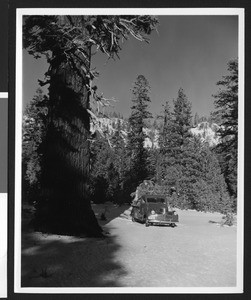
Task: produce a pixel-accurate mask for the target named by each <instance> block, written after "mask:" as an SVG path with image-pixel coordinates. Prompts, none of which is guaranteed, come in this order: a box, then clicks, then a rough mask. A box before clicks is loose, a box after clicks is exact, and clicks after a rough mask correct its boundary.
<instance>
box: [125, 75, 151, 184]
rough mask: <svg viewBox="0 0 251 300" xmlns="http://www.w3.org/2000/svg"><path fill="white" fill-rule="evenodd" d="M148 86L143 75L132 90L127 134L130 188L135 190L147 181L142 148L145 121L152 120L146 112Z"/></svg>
mask: <svg viewBox="0 0 251 300" xmlns="http://www.w3.org/2000/svg"><path fill="white" fill-rule="evenodd" d="M149 92H150V86H149V83H148V81H147V79H146V78H145V76H143V75H139V76H138V77H137V79H136V81H135V84H134V87H133V89H132V94H133V98H132V102H133V106H132V107H131V108H132V112H131V116H130V117H129V125H130V132H129V134H128V150H129V152H130V156H131V167H130V173H131V179H132V186H134V187H135V188H136V187H137V186H138V184H140V183H141V182H142V181H143V180H144V179H147V176H148V168H147V156H148V155H147V150H146V149H145V148H144V141H145V138H146V134H145V132H144V130H143V129H144V127H146V123H145V122H146V120H147V119H149V118H152V114H151V113H150V112H149V111H148V104H149V102H150V101H151V100H150V97H149Z"/></svg>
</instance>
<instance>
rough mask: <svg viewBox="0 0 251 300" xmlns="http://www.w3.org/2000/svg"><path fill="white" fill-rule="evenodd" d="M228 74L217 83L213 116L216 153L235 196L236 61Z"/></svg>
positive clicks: (231, 64)
mask: <svg viewBox="0 0 251 300" xmlns="http://www.w3.org/2000/svg"><path fill="white" fill-rule="evenodd" d="M228 71H229V74H228V75H226V76H223V78H222V80H220V81H218V82H217V85H218V86H220V90H219V91H218V92H217V93H216V94H215V95H214V98H215V101H214V104H215V109H216V110H215V112H214V115H215V116H216V117H218V120H219V125H220V128H219V131H218V133H219V135H220V137H221V143H220V144H219V145H218V146H217V148H216V151H217V153H218V154H219V156H220V161H221V167H222V170H223V172H224V175H225V179H226V182H227V185H228V190H229V192H230V194H231V196H233V197H236V196H237V160H238V159H237V158H238V61H237V60H232V61H230V62H229V63H228Z"/></svg>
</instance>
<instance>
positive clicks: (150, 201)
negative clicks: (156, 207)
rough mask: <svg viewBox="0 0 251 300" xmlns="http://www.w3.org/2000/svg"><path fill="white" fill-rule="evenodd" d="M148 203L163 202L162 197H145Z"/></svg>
mask: <svg viewBox="0 0 251 300" xmlns="http://www.w3.org/2000/svg"><path fill="white" fill-rule="evenodd" d="M147 202H148V203H165V199H164V198H147Z"/></svg>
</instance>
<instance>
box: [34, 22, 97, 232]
mask: <svg viewBox="0 0 251 300" xmlns="http://www.w3.org/2000/svg"><path fill="white" fill-rule="evenodd" d="M61 22H62V20H61ZM86 52H87V53H90V49H86ZM76 55H77V53H70V55H69V56H66V55H65V54H64V53H57V54H56V55H55V59H54V60H53V61H52V62H51V70H50V77H51V83H50V87H49V100H50V108H49V116H48V117H49V121H48V131H47V136H46V138H45V142H44V143H43V146H42V152H43V159H42V166H41V167H42V171H41V187H42V194H41V197H40V199H39V201H38V204H37V210H36V216H35V223H34V224H35V229H36V230H41V231H46V232H53V233H59V234H86V235H88V236H101V235H102V229H101V227H100V226H99V225H98V222H97V219H96V217H95V215H94V213H93V211H92V208H91V204H90V198H89V188H88V180H89V141H88V137H89V129H90V119H89V114H88V112H87V109H88V108H89V96H90V94H89V91H88V88H87V84H88V83H89V82H88V80H89V79H88V78H87V77H86V74H84V72H83V71H81V68H80V62H79V60H78V59H77V58H76ZM82 63H83V62H82ZM84 64H86V67H89V66H90V65H89V64H90V61H88V60H86V61H84Z"/></svg>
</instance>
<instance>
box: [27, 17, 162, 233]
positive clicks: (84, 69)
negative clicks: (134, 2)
mask: <svg viewBox="0 0 251 300" xmlns="http://www.w3.org/2000/svg"><path fill="white" fill-rule="evenodd" d="M156 25H157V19H156V18H155V17H152V16H91V15H90V16H69V15H68V16H26V17H24V27H23V33H24V35H23V45H24V48H26V49H27V50H28V52H29V53H30V54H31V55H33V56H34V57H35V58H39V57H40V56H41V55H45V56H46V58H47V61H48V63H49V70H48V72H47V73H46V79H45V81H44V82H40V84H41V85H45V84H47V83H48V84H49V111H48V130H47V134H46V137H45V143H44V147H43V160H42V163H41V187H42V189H41V190H42V194H41V197H40V200H39V202H38V204H37V209H36V216H35V222H34V224H35V228H36V229H37V230H41V231H48V232H55V233H67V234H87V235H90V236H101V235H102V229H101V228H100V226H99V225H98V223H97V220H96V218H95V215H94V213H93V211H92V209H91V204H90V197H89V187H88V179H89V161H90V159H89V156H90V154H89V135H90V132H89V129H90V116H92V117H95V115H94V114H93V112H91V109H90V99H93V101H94V102H95V103H102V102H103V101H105V99H104V98H103V97H102V95H99V94H98V93H97V87H96V86H94V85H93V80H94V79H95V77H96V76H97V75H98V74H97V72H95V71H93V70H92V69H91V57H92V55H93V54H94V53H95V51H98V50H101V51H102V52H104V53H106V54H107V55H108V56H109V57H111V58H114V57H116V56H118V53H119V51H120V50H121V41H122V39H127V38H128V36H130V35H132V36H133V37H135V38H136V39H138V40H140V41H147V35H148V34H150V33H151V31H152V30H153V29H155V26H156Z"/></svg>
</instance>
